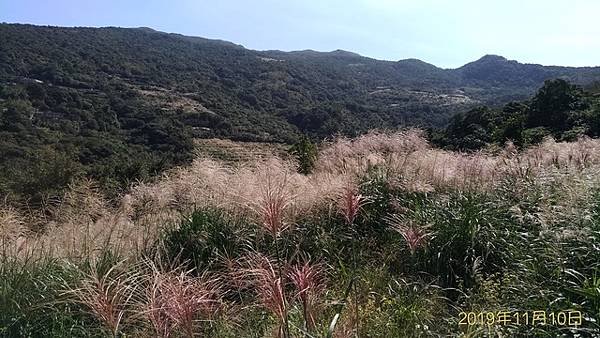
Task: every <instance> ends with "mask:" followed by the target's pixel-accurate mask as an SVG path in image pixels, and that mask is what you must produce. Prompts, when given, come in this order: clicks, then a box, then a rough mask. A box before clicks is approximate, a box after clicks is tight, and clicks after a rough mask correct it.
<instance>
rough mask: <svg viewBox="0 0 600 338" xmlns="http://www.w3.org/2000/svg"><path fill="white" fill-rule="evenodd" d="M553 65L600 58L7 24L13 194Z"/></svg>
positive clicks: (462, 106)
mask: <svg viewBox="0 0 600 338" xmlns="http://www.w3.org/2000/svg"><path fill="white" fill-rule="evenodd" d="M553 78H563V79H566V80H569V81H571V82H573V83H576V84H580V85H588V84H590V83H592V82H594V81H595V80H599V79H600V68H567V67H544V66H540V65H525V64H520V63H518V62H516V61H508V60H506V59H504V58H502V57H499V56H485V57H483V58H482V59H480V60H478V61H475V62H473V63H470V64H467V65H465V66H463V67H461V68H458V69H441V68H438V67H435V66H433V65H430V64H427V63H425V62H422V61H419V60H415V59H408V60H401V61H398V62H392V61H380V60H375V59H371V58H367V57H362V56H360V55H357V54H354V53H351V52H346V51H341V50H337V51H333V52H327V53H324V52H315V51H310V50H306V51H297V52H281V51H254V50H248V49H245V48H244V47H242V46H239V45H236V44H233V43H230V42H225V41H220V40H209V39H204V38H198V37H188V36H183V35H178V34H167V33H162V32H157V31H154V30H152V29H149V28H136V29H124V28H79V27H77V28H61V27H41V26H32V25H20V24H0V134H1V139H0V156H1V161H0V162H1V163H0V169H2V173H3V175H2V177H0V193H7V192H8V193H11V192H15V191H16V190H19V191H26V192H28V193H27V194H26V195H28V196H29V195H32V194H37V192H40V191H42V192H43V191H46V190H49V189H50V188H48V187H47V186H48V185H49V186H55V187H60V186H63V185H64V183H65V182H67V181H68V180H69V178H70V177H72V176H73V175H76V174H77V173H85V174H86V175H91V176H93V177H97V178H98V179H103V180H108V181H107V182H105V183H107V184H108V183H110V184H112V185H121V184H122V183H124V182H127V181H128V180H131V179H133V178H140V177H144V176H147V175H151V174H152V173H155V172H159V171H160V170H162V169H164V168H167V167H169V166H172V165H174V164H179V163H183V162H185V161H186V160H188V159H189V158H190V155H191V152H192V148H193V145H192V141H191V140H192V137H223V138H231V139H237V140H259V141H275V142H292V141H295V140H297V139H298V137H299V136H300V135H301V134H307V135H309V136H312V137H315V138H323V137H326V136H330V135H333V134H336V133H343V134H348V135H356V134H358V133H361V132H363V131H366V130H368V129H371V128H396V127H398V126H404V125H418V126H438V127H439V126H443V125H445V124H446V122H447V121H448V120H449V118H450V116H451V115H453V114H454V113H456V112H461V111H467V110H469V109H471V108H473V107H475V106H480V105H482V104H486V105H500V104H504V103H507V102H509V101H512V100H519V99H525V98H527V97H529V96H530V95H532V94H533V93H534V92H535V91H536V90H537V89H538V88H539V87H540V86H541V85H542V84H543V82H544V80H547V79H553ZM42 186H44V187H42ZM50 190H52V189H50Z"/></svg>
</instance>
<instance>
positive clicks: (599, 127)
mask: <svg viewBox="0 0 600 338" xmlns="http://www.w3.org/2000/svg"><path fill="white" fill-rule="evenodd" d="M583 135H587V136H590V137H599V136H600V95H599V94H598V89H597V85H593V86H590V87H589V89H588V90H583V89H582V88H581V87H579V86H576V85H573V84H571V83H569V82H567V81H565V80H561V79H556V80H548V81H546V82H545V83H544V86H543V87H542V88H540V90H539V91H538V92H537V94H536V95H535V96H533V97H532V98H531V99H529V100H527V101H522V102H511V103H508V104H506V105H505V106H504V107H502V108H493V107H492V108H490V107H487V106H481V107H477V108H474V109H472V110H469V111H467V112H464V113H459V114H457V115H455V116H454V117H453V118H452V119H451V120H450V123H449V124H448V126H447V127H446V128H445V129H444V130H443V132H442V133H441V134H436V135H434V137H433V139H434V141H436V142H437V143H438V144H440V145H443V146H446V147H449V148H451V149H458V150H474V149H479V148H482V147H485V146H487V145H489V144H493V143H495V144H497V145H499V146H502V145H503V144H504V143H505V142H507V141H512V142H513V143H514V144H515V145H517V146H528V145H531V144H535V143H538V142H540V141H542V140H543V139H544V138H545V137H547V136H550V137H553V138H554V139H556V140H561V141H573V140H575V139H577V138H578V137H580V136H583Z"/></svg>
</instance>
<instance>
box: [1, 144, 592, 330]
mask: <svg viewBox="0 0 600 338" xmlns="http://www.w3.org/2000/svg"><path fill="white" fill-rule="evenodd" d="M597 147H598V145H597V143H596V141H590V140H582V141H579V142H577V143H573V144H556V143H552V142H547V143H545V144H543V145H541V146H540V147H538V148H533V149H530V150H528V151H526V152H523V153H520V154H519V153H515V152H512V150H510V149H509V148H507V149H506V150H505V152H504V153H502V154H497V155H486V154H475V155H465V154H459V153H448V152H441V151H439V150H434V149H431V148H429V147H428V146H427V145H426V143H424V141H422V139H420V138H419V137H418V135H416V134H411V133H405V134H394V135H380V134H374V135H368V136H365V137H363V138H361V139H358V140H353V141H351V140H344V139H341V140H338V141H337V142H335V143H333V144H331V145H330V146H329V147H327V148H325V149H323V150H322V152H321V155H320V156H321V157H320V159H319V162H317V166H316V170H315V172H314V173H312V174H311V175H308V176H305V175H300V174H296V173H295V172H294V168H293V167H290V166H289V165H288V164H287V163H285V162H281V161H277V159H276V158H274V159H271V160H269V161H267V162H260V163H257V164H254V165H249V166H240V167H239V168H231V167H222V166H219V164H218V163H216V162H213V161H197V162H196V163H195V164H194V165H193V166H191V167H189V168H183V169H181V170H180V171H175V172H172V173H170V174H168V175H167V176H165V178H164V179H163V180H162V181H160V182H157V183H155V184H153V185H140V186H137V187H134V188H133V189H132V191H131V194H130V195H128V196H126V197H124V199H123V201H121V205H119V206H118V207H116V208H115V209H111V207H110V206H108V205H109V204H108V203H104V202H103V201H102V197H101V196H98V195H97V194H96V193H94V189H93V186H90V185H89V184H87V185H85V184H84V185H83V186H84V188H85V189H84V188H81V187H82V185H79V186H78V187H79V188H78V189H73V193H71V194H70V195H68V196H66V197H65V199H64V200H63V202H62V203H61V204H60V205H59V206H58V207H57V208H56V209H55V210H53V213H50V214H51V215H53V216H51V218H52V219H53V221H54V222H55V223H58V224H52V223H49V224H47V225H46V226H45V227H44V229H45V233H39V232H38V233H35V234H31V233H30V231H31V230H30V229H28V228H27V226H26V224H27V222H26V218H25V217H24V216H23V215H22V214H19V213H18V211H17V210H6V211H4V213H3V218H2V220H3V227H4V229H5V230H6V229H11V230H10V231H7V230H6V231H5V232H4V233H3V237H2V238H3V246H2V247H3V260H2V262H1V266H0V274H1V276H0V277H2V279H1V281H2V282H1V283H2V289H1V290H0V334H1V335H3V336H7V337H15V336H30V337H38V336H39V337H42V336H43V337H49V336H57V337H58V336H72V337H74V336H77V337H79V336H149V337H151V336H160V337H168V336H175V337H177V336H215V337H235V336H241V337H265V336H278V337H288V336H291V337H353V336H361V337H436V336H465V337H488V336H535V337H556V336H565V337H570V336H582V337H586V336H595V335H598V334H600V331H599V330H600V327H599V324H598V319H599V317H600V291H599V290H600V248H599V247H598V240H599V239H600V193H599V192H600V190H599V185H598V184H599V183H600V180H599V179H598V177H600V176H598V175H597V174H598V173H599V172H598V171H599V169H600V157H597V156H598V155H596V152H595V150H596V148H597ZM15 229H17V230H15ZM19 229H20V230H19ZM59 244H60V245H59ZM533 311H544V313H545V314H546V316H547V318H546V319H547V323H546V325H540V324H539V321H538V322H536V323H535V324H533V323H527V324H523V323H520V325H517V324H516V323H515V322H514V321H512V322H510V323H507V322H503V323H500V322H498V321H494V322H493V323H492V322H485V321H484V320H481V321H482V322H484V323H483V324H481V323H480V322H477V321H475V322H474V323H473V325H461V324H460V321H461V316H462V315H461V313H462V312H465V313H469V312H473V313H477V314H478V313H494V314H498V313H499V312H510V313H511V314H513V313H516V312H520V313H523V312H528V313H529V315H530V316H531V315H532V314H533ZM569 311H570V312H572V313H581V316H582V318H581V323H580V325H561V324H559V323H557V322H554V323H551V322H550V320H551V319H550V314H551V313H554V314H555V315H556V314H558V313H560V312H565V313H567V312H569ZM482 318H483V317H482ZM486 319H487V318H486Z"/></svg>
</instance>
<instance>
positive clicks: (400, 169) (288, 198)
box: [0, 130, 600, 257]
mask: <svg viewBox="0 0 600 338" xmlns="http://www.w3.org/2000/svg"><path fill="white" fill-rule="evenodd" d="M373 166H382V167H384V168H386V169H387V171H388V172H389V173H390V175H389V177H390V182H391V183H393V184H395V185H396V186H397V187H398V188H401V189H405V190H408V191H421V192H429V191H444V190H446V189H457V190H473V189H475V190H488V189H491V188H493V187H494V186H495V185H496V184H498V183H499V182H501V181H502V179H503V178H505V177H509V176H510V177H513V178H518V179H520V180H521V181H522V182H534V184H536V185H538V186H546V187H548V186H549V185H550V184H552V185H556V184H559V185H561V186H563V187H565V188H566V189H562V191H563V192H564V194H566V195H565V196H563V198H562V199H561V200H560V203H561V204H562V205H564V207H563V209H564V211H565V212H569V211H568V210H569V206H568V205H569V203H570V204H571V205H576V203H581V199H583V198H584V197H583V194H584V193H583V191H584V190H585V189H587V188H589V185H590V184H593V183H591V182H595V181H596V179H595V177H596V176H595V174H596V173H597V172H598V171H599V170H600V141H598V140H592V139H588V138H583V139H580V140H578V141H577V142H572V143H557V142H554V141H552V140H546V141H545V142H543V143H541V144H539V145H537V146H535V147H532V148H529V149H527V150H525V151H523V152H517V151H516V150H515V149H514V146H512V145H511V144H507V146H506V147H505V148H504V149H503V150H502V151H500V152H499V153H496V154H492V153H486V152H477V153H471V154H467V153H460V152H450V151H444V150H439V149H434V148H432V147H430V146H429V145H428V143H427V141H426V140H425V138H424V137H423V135H422V133H421V132H420V131H417V130H409V131H404V132H398V133H392V134H385V133H378V132H372V133H369V134H366V135H363V136H361V137H359V138H356V139H346V138H338V139H336V140H334V141H332V142H330V143H329V144H326V145H324V146H323V147H322V149H321V151H320V155H319V159H318V162H317V165H316V170H315V171H314V173H312V174H310V175H301V174H298V173H297V171H296V165H295V164H294V163H292V162H290V161H289V160H287V159H282V158H280V157H277V156H274V155H273V156H272V157H268V158H264V157H261V158H260V159H257V160H254V161H249V162H240V163H238V164H237V165H235V166H232V165H224V164H223V163H220V162H218V161H215V160H211V159H207V158H197V159H196V160H195V161H194V162H193V163H192V164H191V165H190V166H187V167H183V168H178V169H174V170H171V171H169V172H166V173H164V174H163V176H162V177H161V179H159V180H158V181H156V182H155V183H139V184H137V185H135V186H133V187H132V188H131V189H130V191H129V193H128V194H126V195H124V196H123V197H122V199H121V201H119V203H118V206H117V207H111V206H110V204H109V203H108V202H107V201H106V200H105V198H104V197H103V196H102V195H101V194H100V193H99V192H98V189H97V187H96V186H95V184H94V183H93V182H91V181H86V180H83V181H79V182H77V183H75V184H73V185H72V186H71V188H70V190H69V192H68V193H67V194H66V195H65V196H64V198H63V199H62V200H61V201H60V203H57V204H56V206H55V207H54V208H53V209H52V210H51V212H50V213H49V214H50V217H49V218H46V219H45V220H44V222H45V224H44V231H43V232H42V233H40V232H33V233H32V232H30V231H28V229H30V227H27V226H25V224H28V222H29V221H30V220H31V218H32V217H33V214H32V215H27V214H23V213H22V212H18V211H17V210H16V209H14V208H7V207H5V208H3V209H2V211H0V222H1V224H0V225H1V227H0V229H1V230H2V232H1V233H0V235H1V236H2V240H3V247H4V249H5V252H11V253H13V254H23V253H24V252H27V253H34V252H37V253H40V252H43V255H52V256H57V257H81V256H86V255H94V254H95V253H97V252H100V251H101V250H102V248H104V247H106V246H107V245H110V246H111V247H112V248H113V249H115V250H117V251H118V252H120V253H123V254H125V255H131V254H135V253H136V252H139V251H140V250H142V249H144V248H145V247H147V246H148V245H149V244H150V243H153V242H154V241H155V240H156V238H157V235H158V234H159V233H160V230H161V228H162V227H163V226H172V225H173V224H176V223H177V222H178V220H179V219H180V215H181V213H182V212H189V211H191V210H193V209H194V208H198V207H207V206H208V207H218V208H221V209H224V210H226V211H228V212H229V213H231V214H232V215H247V216H250V217H255V218H256V222H257V223H258V224H264V223H265V215H266V211H269V210H266V209H264V208H265V207H266V206H269V205H270V207H268V208H271V207H275V206H277V205H278V207H277V208H275V209H277V210H275V209H273V208H271V209H273V210H270V211H269V213H271V214H273V213H278V214H277V215H274V214H273V215H270V216H269V217H271V218H272V219H276V220H277V222H278V223H277V224H269V227H270V228H272V227H276V228H279V231H280V230H281V229H282V228H284V227H285V226H287V225H293V223H294V221H295V219H296V218H297V217H298V216H299V215H302V214H306V213H309V212H311V211H313V210H315V209H320V208H330V209H331V210H336V209H337V210H339V205H338V203H339V200H340V199H339V197H340V196H343V195H344V192H346V193H347V192H348V191H349V190H348V187H353V186H354V187H355V186H356V184H357V182H358V178H359V177H361V176H362V175H364V174H365V173H366V172H367V171H368V170H369V168H371V167H373ZM522 184H525V183H522ZM527 184H530V183H527ZM521 188H522V189H525V190H526V189H529V187H528V186H522V187H519V186H518V185H515V191H518V189H521ZM567 195H568V196H567ZM350 197H351V196H350ZM350 202H352V201H350ZM342 209H343V208H342ZM257 211H258V212H257ZM272 216H273V217H274V216H276V217H275V218H273V217H272ZM348 216H351V215H350V214H348Z"/></svg>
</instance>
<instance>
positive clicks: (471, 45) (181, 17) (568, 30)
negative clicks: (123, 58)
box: [0, 0, 600, 68]
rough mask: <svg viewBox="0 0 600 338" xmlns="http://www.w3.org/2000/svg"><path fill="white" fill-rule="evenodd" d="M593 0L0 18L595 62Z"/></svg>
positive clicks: (282, 44)
mask: <svg viewBox="0 0 600 338" xmlns="http://www.w3.org/2000/svg"><path fill="white" fill-rule="evenodd" d="M599 20H600V1H597V0H569V1H557V0H545V1H543V0H518V1H517V0H497V1H489V0H455V1H441V0H418V1H417V0H415V1H404V0H396V1H394V0H254V1H251V0H248V1H234V0H212V1H205V0H171V1H158V0H145V1H142V0H129V1H128V0H102V1H88V0H52V1H48V0H38V1H34V0H0V21H2V22H20V23H32V24H42V25H57V26H121V27H140V26H146V27H152V28H155V29H157V30H161V31H166V32H175V33H182V34H186V35H194V36H202V37H208V38H218V39H223V40H228V41H232V42H235V43H238V44H242V45H244V46H245V47H247V48H252V49H259V50H265V49H280V50H301V49H314V50H320V51H330V50H335V49H345V50H349V51H353V52H357V53H360V54H362V55H365V56H369V57H374V58H378V59H386V60H399V59H405V58H418V59H421V60H424V61H427V62H430V63H433V64H435V65H437V66H440V67H446V68H454V67H458V66H461V65H463V64H464V63H467V62H470V61H473V60H475V59H478V58H479V57H481V56H483V55H484V54H499V55H502V56H505V57H507V58H509V59H515V60H519V61H521V62H528V63H541V64H544V65H563V66H600V23H598V22H599Z"/></svg>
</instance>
